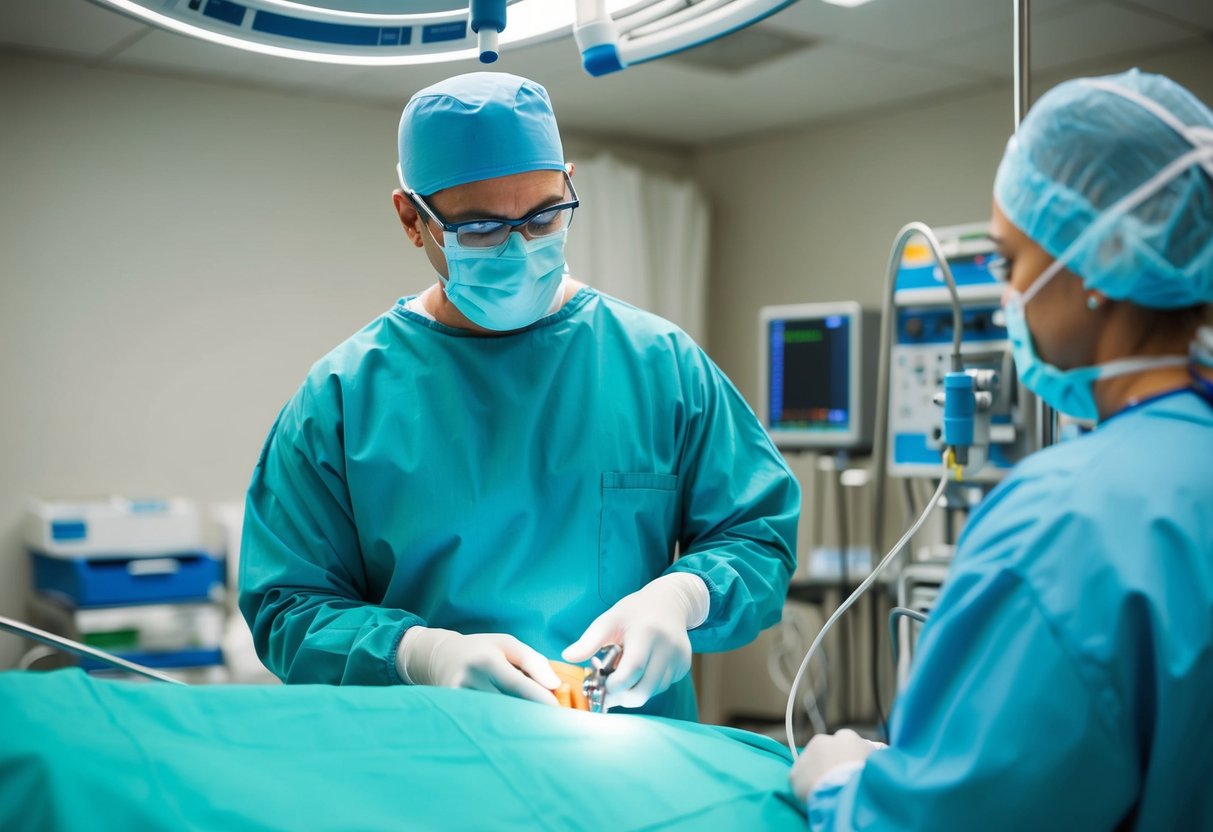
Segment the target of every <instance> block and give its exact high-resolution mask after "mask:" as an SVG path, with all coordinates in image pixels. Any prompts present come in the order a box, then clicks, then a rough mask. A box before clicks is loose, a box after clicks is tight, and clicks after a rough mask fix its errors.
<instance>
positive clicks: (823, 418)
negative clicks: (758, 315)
mask: <svg viewBox="0 0 1213 832" xmlns="http://www.w3.org/2000/svg"><path fill="white" fill-rule="evenodd" d="M852 326H854V322H853V321H852V319H851V317H850V316H848V315H824V316H820V317H811V318H775V319H773V320H771V321H770V322H769V324H768V330H767V335H768V343H769V346H768V349H769V350H770V352H769V356H770V362H769V372H770V376H769V382H768V385H767V396H768V400H767V414H768V418H767V427H768V428H769V429H771V430H777V431H796V432H801V431H810V432H818V431H819V432H824V433H845V432H847V431H849V430H851V428H852V425H851V418H852V414H851V406H852V403H851V391H850V382H851V366H850V361H851V344H852V341H851V327H852Z"/></svg>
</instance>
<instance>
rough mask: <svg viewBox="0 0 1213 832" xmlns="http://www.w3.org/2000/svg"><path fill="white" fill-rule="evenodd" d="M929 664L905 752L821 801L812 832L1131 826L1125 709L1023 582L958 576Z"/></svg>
mask: <svg viewBox="0 0 1213 832" xmlns="http://www.w3.org/2000/svg"><path fill="white" fill-rule="evenodd" d="M1078 600H1079V599H1075V601H1076V602H1078ZM917 658H918V661H917V663H916V666H915V668H914V673H913V676H912V679H911V682H910V685H909V686H908V687H907V689H906V690H905V692H904V693H903V694H902V697H901V698H900V699H899V701H898V702H897V707H896V712H895V714H894V721H893V726H892V735H893V743H892V745H891V746H890V747H889V748H888V749H885V750H881V751H877V752H875V753H873V754H872V756H871V757H869V758H868V761H867V763H866V764H865V765H864V766H863V767H862V768H861V769H859V770H858V771H857V772H856V773H855V774H854V775H853V776H852V777H851V778H850V779H849V780H847V781H846V782H845V783H842V784H839V785H834V786H823V787H822V788H821V789H819V790H817V791H815V792H814V793H813V794H812V795H810V797H809V826H810V828H811V829H812V830H813V832H827V830H828V831H829V832H840V831H841V830H850V829H870V830H903V829H905V830H909V829H981V830H982V832H997V830H1004V829H1005V830H1023V829H1032V830H1054V829H1056V830H1065V832H1072V830H1074V829H1112V828H1115V827H1116V825H1117V824H1118V823H1119V822H1120V821H1121V820H1122V819H1123V818H1124V815H1125V813H1126V812H1127V811H1128V809H1129V807H1130V806H1132V804H1133V801H1134V799H1135V797H1136V789H1137V772H1136V763H1137V761H1136V760H1135V759H1133V757H1132V755H1128V754H1126V753H1125V745H1126V742H1131V741H1126V739H1125V738H1124V737H1123V736H1118V734H1120V733H1122V732H1123V729H1119V730H1118V729H1116V728H1114V724H1113V723H1112V721H1111V720H1110V719H1109V715H1110V714H1111V713H1114V712H1115V711H1116V710H1117V706H1115V704H1114V703H1112V702H1110V701H1109V699H1108V697H1109V696H1110V695H1111V694H1110V691H1109V690H1108V689H1107V688H1103V689H1100V688H1097V687H1094V686H1092V685H1091V683H1090V676H1089V672H1088V673H1084V672H1083V671H1082V670H1080V667H1079V665H1078V663H1077V662H1076V659H1075V657H1074V656H1073V655H1072V654H1071V653H1070V651H1068V650H1067V649H1066V647H1065V645H1064V643H1063V642H1062V641H1061V640H1060V639H1059V638H1058V634H1057V633H1056V632H1055V631H1054V629H1053V628H1052V627H1051V625H1050V622H1049V621H1048V619H1047V617H1046V616H1045V615H1044V614H1043V613H1042V611H1041V609H1040V606H1039V602H1038V600H1037V598H1036V596H1035V594H1034V593H1033V592H1032V590H1031V589H1030V588H1029V587H1027V586H1025V585H1024V584H1023V582H1022V581H1021V579H1020V578H1019V577H1018V576H1017V575H1016V574H1015V573H1013V572H1011V571H1000V570H995V571H990V570H988V569H987V570H981V569H974V570H972V571H965V570H961V571H959V572H958V573H956V574H954V575H953V576H952V577H951V578H950V579H949V585H948V587H947V588H946V590H945V592H944V594H943V596H942V597H941V599H940V606H939V607H938V608H937V610H936V612H935V613H934V614H932V617H931V620H930V622H929V623H928V624H927V625H926V627H925V628H924V630H923V634H922V641H921V651H920V653H919V655H918V657H917Z"/></svg>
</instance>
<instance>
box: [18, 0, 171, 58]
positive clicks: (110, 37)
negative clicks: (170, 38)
mask: <svg viewBox="0 0 1213 832" xmlns="http://www.w3.org/2000/svg"><path fill="white" fill-rule="evenodd" d="M147 30H148V27H147V26H145V25H143V24H142V23H139V22H137V21H135V20H133V19H131V18H129V17H126V16H124V15H120V14H118V13H117V12H114V11H110V10H108V9H104V8H102V7H101V6H96V5H94V4H92V3H87V2H84V0H2V2H0V43H3V44H7V45H11V46H19V47H22V48H25V49H35V50H46V51H50V52H61V53H66V54H69V55H74V56H87V57H97V56H99V55H103V54H105V53H106V52H107V51H108V50H110V49H113V48H114V47H115V46H117V45H118V44H120V43H122V42H123V41H125V40H127V39H129V38H133V37H135V36H137V35H138V34H139V33H140V32H146V31H147Z"/></svg>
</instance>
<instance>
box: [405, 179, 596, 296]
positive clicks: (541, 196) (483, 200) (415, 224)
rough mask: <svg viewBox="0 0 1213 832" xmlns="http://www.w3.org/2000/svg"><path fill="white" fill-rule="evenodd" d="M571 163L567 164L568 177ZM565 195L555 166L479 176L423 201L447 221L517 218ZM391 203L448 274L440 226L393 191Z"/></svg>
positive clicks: (411, 236) (413, 238)
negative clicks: (499, 174) (493, 175)
mask: <svg viewBox="0 0 1213 832" xmlns="http://www.w3.org/2000/svg"><path fill="white" fill-rule="evenodd" d="M572 173H573V166H572V165H569V174H570V175H572ZM566 199H567V194H566V189H565V186H564V174H563V173H561V172H560V171H558V170H532V171H526V172H525V173H515V174H511V175H510V176H498V177H495V178H493V179H481V180H480V181H478V182H468V183H467V184H464V185H456V186H454V187H453V188H445V189H443V190H441V191H438V192H436V193H434V194H431V195H430V196H429V197H428V199H427V200H426V201H427V202H428V203H429V205H430V207H431V208H433V209H434V210H435V211H436V212H437V213H438V215H439V216H441V217H442V218H443V219H444V220H446V221H447V222H448V223H455V222H463V221H465V220H484V219H488V220H492V219H511V220H512V219H519V218H521V217H525V216H526V215H527V214H530V213H532V212H534V211H537V210H539V209H540V208H543V207H544V206H547V205H555V204H556V203H558V202H564V201H565V200H566ZM392 204H393V205H394V206H395V208H396V213H397V214H398V215H399V217H400V224H401V225H403V226H404V230H405V232H406V233H407V234H408V236H409V239H410V240H411V241H412V242H413V245H415V246H417V247H418V248H423V249H425V253H426V256H427V257H428V258H429V260H430V264H431V265H433V267H434V270H435V271H436V272H438V274H440V275H442V276H443V277H449V276H450V274H449V272H448V271H447V265H446V257H445V255H444V254H443V253H442V226H441V225H439V224H438V223H436V222H434V221H433V220H431V219H430V218H429V217H428V216H427V215H426V214H424V213H422V212H420V211H418V210H417V207H416V206H415V205H413V203H412V200H410V199H409V198H408V197H407V196H405V194H404V192H403V191H401V190H399V189H397V190H396V191H395V192H394V193H393V194H392Z"/></svg>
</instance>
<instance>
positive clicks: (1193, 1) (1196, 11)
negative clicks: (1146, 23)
mask: <svg viewBox="0 0 1213 832" xmlns="http://www.w3.org/2000/svg"><path fill="white" fill-rule="evenodd" d="M1122 2H1124V4H1125V5H1131V6H1133V7H1135V8H1137V9H1140V10H1141V11H1144V12H1154V13H1157V14H1164V15H1167V16H1168V17H1172V18H1175V19H1176V20H1179V21H1183V22H1185V23H1190V24H1192V25H1193V26H1199V27H1201V28H1202V29H1205V30H1206V31H1210V32H1213V2H1211V0H1122Z"/></svg>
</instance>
